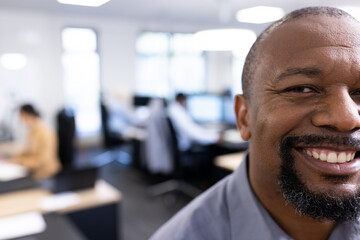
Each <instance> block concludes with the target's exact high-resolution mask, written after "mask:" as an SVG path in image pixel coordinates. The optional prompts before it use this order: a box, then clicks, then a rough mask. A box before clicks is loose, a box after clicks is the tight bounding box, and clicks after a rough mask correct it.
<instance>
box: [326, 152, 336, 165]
mask: <svg viewBox="0 0 360 240" xmlns="http://www.w3.org/2000/svg"><path fill="white" fill-rule="evenodd" d="M327 162H330V163H336V162H337V156H336V153H333V152H332V153H330V154H329V155H328V157H327Z"/></svg>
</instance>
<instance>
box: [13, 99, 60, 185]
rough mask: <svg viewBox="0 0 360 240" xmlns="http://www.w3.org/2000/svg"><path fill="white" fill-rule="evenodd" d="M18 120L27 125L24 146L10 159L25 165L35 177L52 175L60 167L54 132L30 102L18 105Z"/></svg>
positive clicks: (40, 177) (41, 177)
mask: <svg viewBox="0 0 360 240" xmlns="http://www.w3.org/2000/svg"><path fill="white" fill-rule="evenodd" d="M20 121H21V122H22V123H24V124H25V126H26V127H27V141H26V147H25V149H24V150H23V151H22V152H21V153H19V154H17V155H14V156H12V157H11V158H10V161H11V162H14V163H17V164H20V165H22V166H24V167H26V168H27V169H28V170H29V171H30V172H31V174H32V175H33V176H34V177H35V178H37V179H43V178H48V177H51V176H53V175H54V174H56V173H57V172H58V171H59V170H60V168H61V166H60V161H59V159H58V156H57V138H56V135H55V132H54V131H53V130H52V129H51V128H50V127H48V126H46V125H45V123H44V122H43V121H42V120H41V118H40V115H39V112H38V111H37V110H36V109H35V108H34V106H33V105H31V104H24V105H22V106H20Z"/></svg>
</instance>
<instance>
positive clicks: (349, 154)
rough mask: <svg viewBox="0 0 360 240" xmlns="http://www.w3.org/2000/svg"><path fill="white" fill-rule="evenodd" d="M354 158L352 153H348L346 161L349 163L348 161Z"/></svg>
mask: <svg viewBox="0 0 360 240" xmlns="http://www.w3.org/2000/svg"><path fill="white" fill-rule="evenodd" d="M352 158H353V157H352V154H351V153H348V155H346V161H347V162H348V161H351V159H352Z"/></svg>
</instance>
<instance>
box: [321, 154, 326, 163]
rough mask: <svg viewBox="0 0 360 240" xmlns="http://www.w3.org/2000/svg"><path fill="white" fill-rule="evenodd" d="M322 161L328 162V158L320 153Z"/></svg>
mask: <svg viewBox="0 0 360 240" xmlns="http://www.w3.org/2000/svg"><path fill="white" fill-rule="evenodd" d="M320 160H321V161H326V160H327V156H326V154H325V153H320Z"/></svg>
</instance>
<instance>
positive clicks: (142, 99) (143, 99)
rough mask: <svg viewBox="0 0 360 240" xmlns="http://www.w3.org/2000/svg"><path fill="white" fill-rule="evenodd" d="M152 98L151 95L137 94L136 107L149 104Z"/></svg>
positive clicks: (134, 101) (134, 98) (134, 99)
mask: <svg viewBox="0 0 360 240" xmlns="http://www.w3.org/2000/svg"><path fill="white" fill-rule="evenodd" d="M150 100H151V97H150V96H139V95H135V96H134V97H133V104H134V106H135V107H141V106H147V105H148V104H149V101H150Z"/></svg>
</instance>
